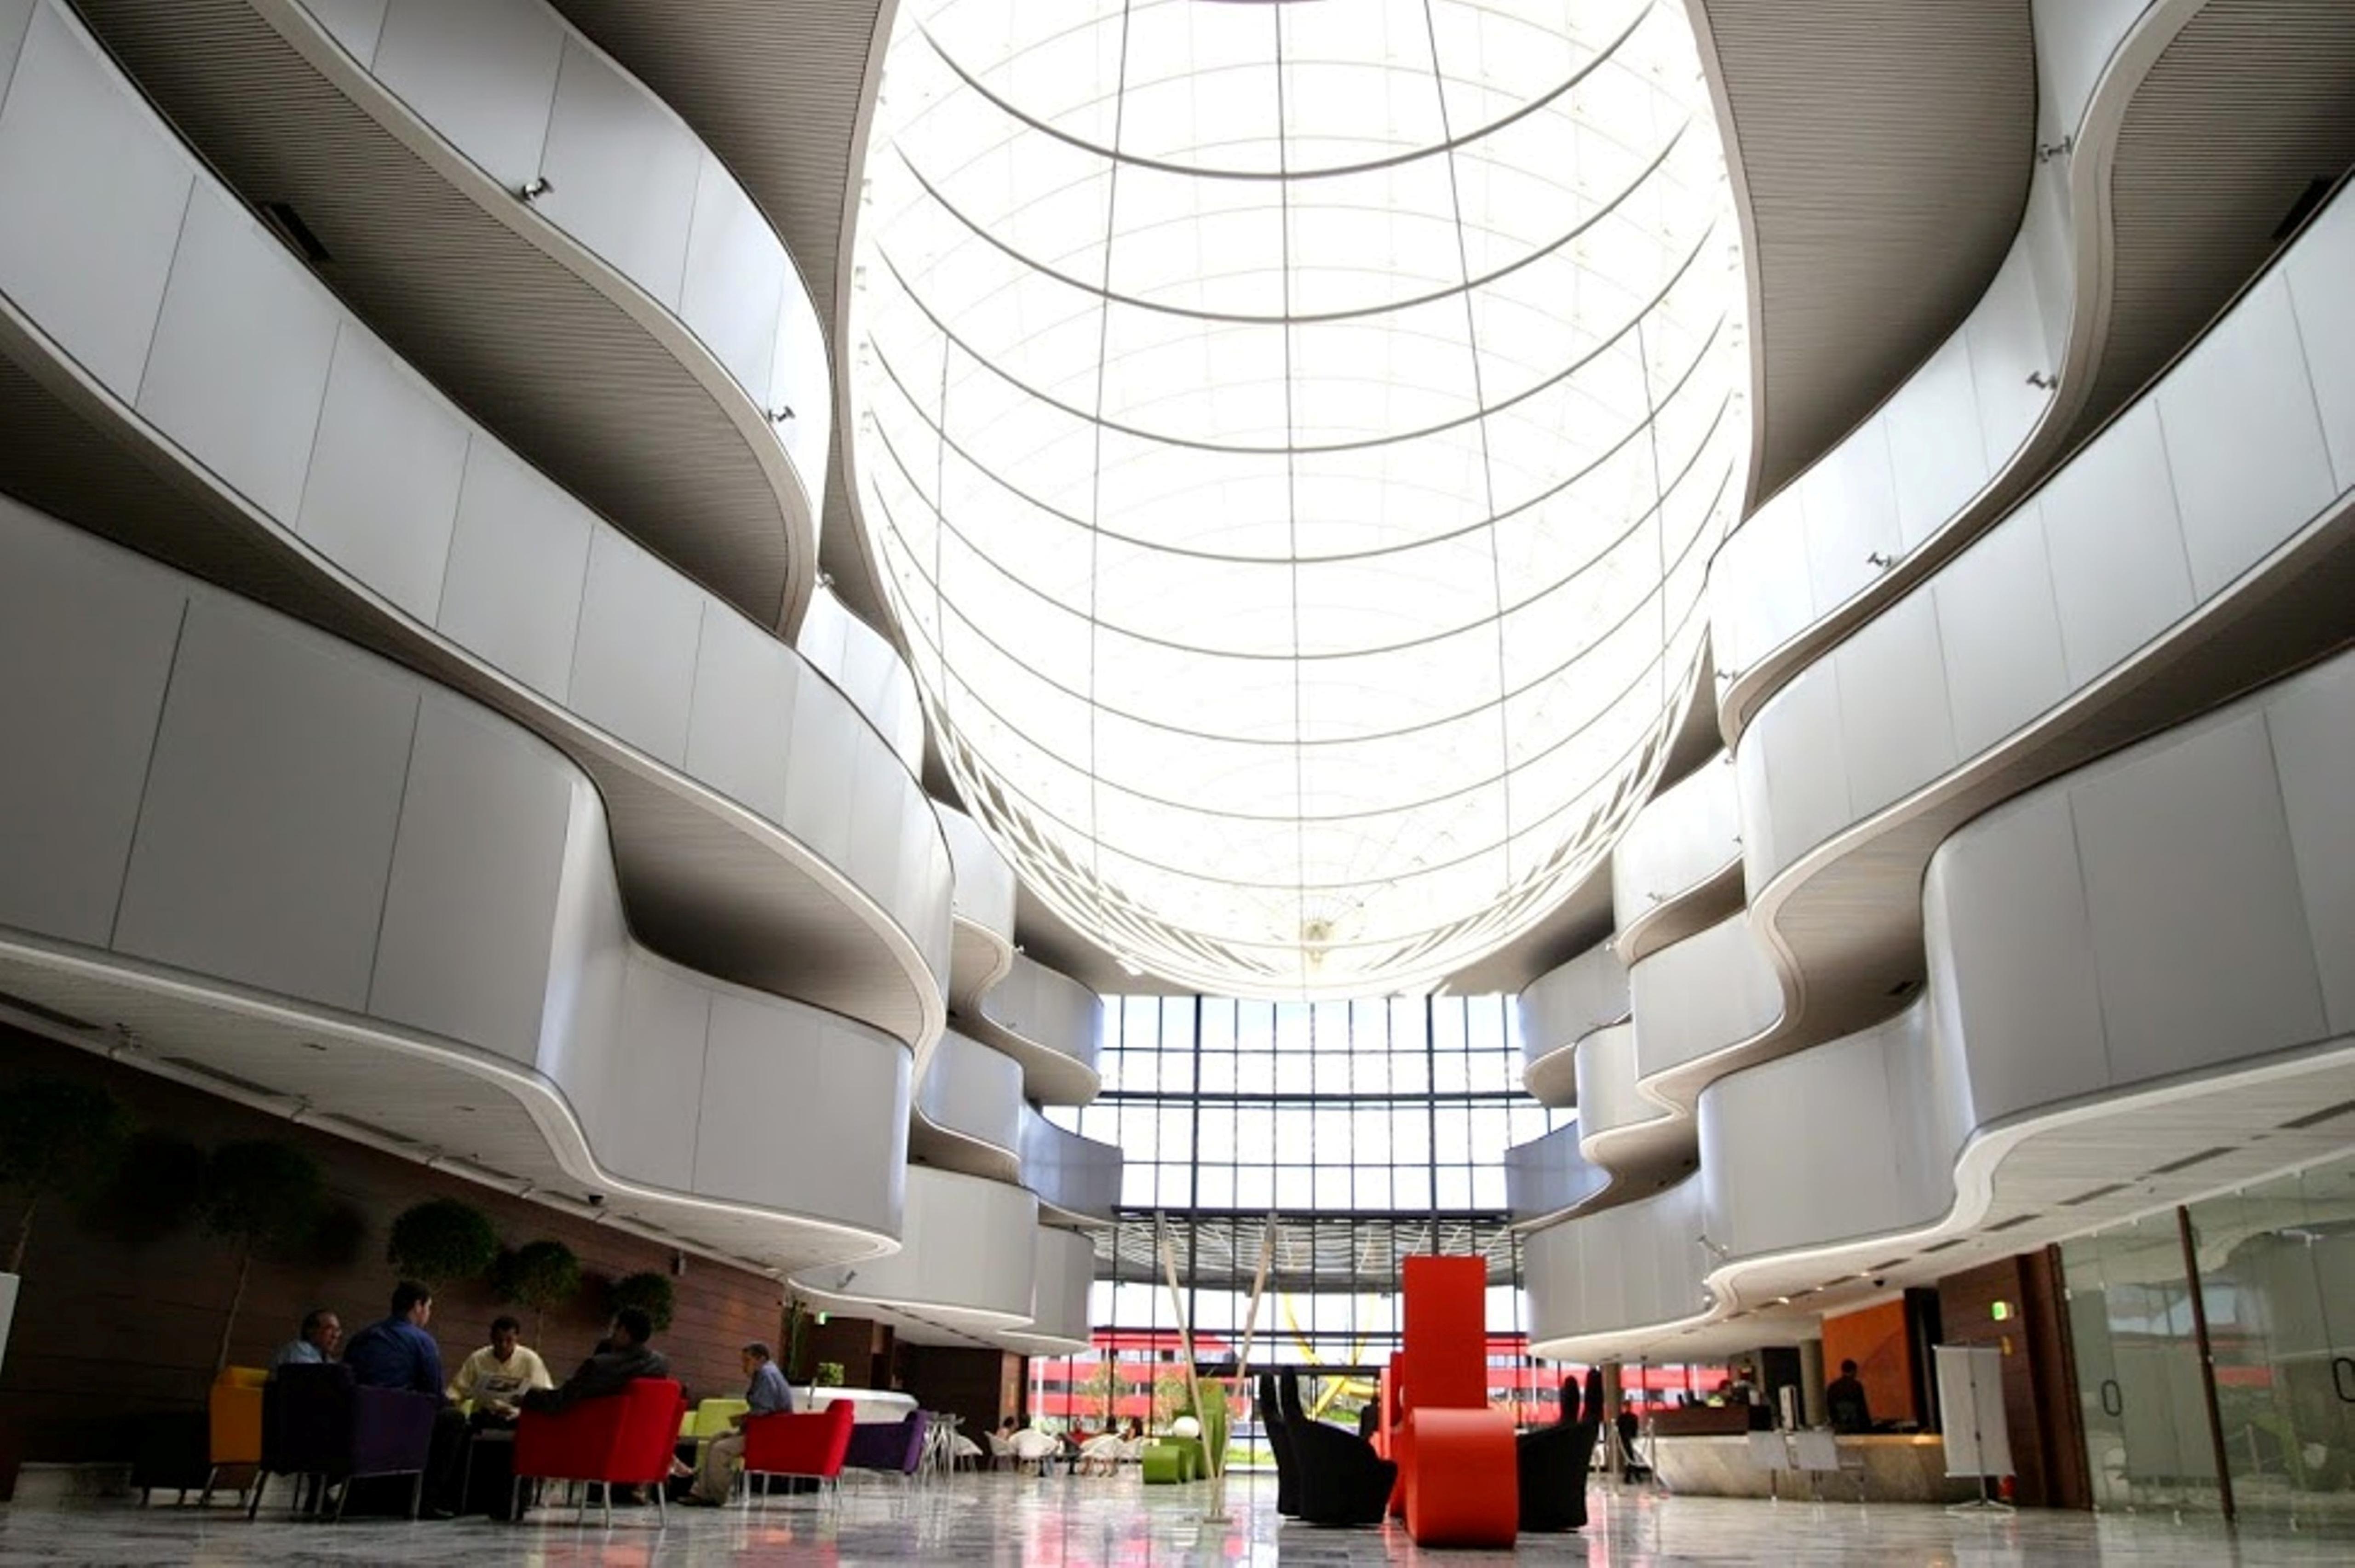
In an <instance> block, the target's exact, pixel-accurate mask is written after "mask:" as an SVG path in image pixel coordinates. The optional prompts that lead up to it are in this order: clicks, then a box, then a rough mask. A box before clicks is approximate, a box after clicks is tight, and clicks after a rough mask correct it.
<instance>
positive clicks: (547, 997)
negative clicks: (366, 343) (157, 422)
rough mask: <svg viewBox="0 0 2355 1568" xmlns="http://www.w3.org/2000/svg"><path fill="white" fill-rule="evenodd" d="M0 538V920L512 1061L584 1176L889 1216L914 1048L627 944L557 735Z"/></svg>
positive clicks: (830, 1245)
mask: <svg viewBox="0 0 2355 1568" xmlns="http://www.w3.org/2000/svg"><path fill="white" fill-rule="evenodd" d="M0 562H5V569H0V729H5V733H6V734H7V735H8V736H10V738H11V742H12V745H11V750H10V760H9V763H8V766H7V767H6V768H0V926H5V927H9V928H12V929H14V930H16V931H18V932H22V933H27V934H29V935H30V936H32V937H35V938H41V939H43V940H44V941H46V942H48V943H52V944H63V945H65V946H66V948H68V949H69V950H74V951H79V952H82V953H85V954H90V955H115V956H118V957H119V958H121V959H123V960H125V961H127V962H130V963H135V964H147V965H164V966H168V967H169V968H170V969H173V970H176V971H179V972H180V973H181V974H183V975H185V976H187V977H194V978H195V979H196V980H197V982H198V983H212V984H217V985H219V986H222V987H225V988H229V989H232V990H235V989H241V988H250V990H252V991H261V992H265V993H268V994H269V995H270V996H271V997H272V998H273V999H279V1000H281V1001H283V1003H284V1004H286V1005H288V1006H290V1007H294V1008H297V1009H302V1008H309V1009H314V1010H317V1011H318V1012H320V1013H321V1014H322V1015H324V1016H330V1017H345V1018H353V1017H356V1018H363V1019H368V1020H373V1021H377V1022H379V1023H380V1024H382V1025H384V1026H387V1027H389V1029H392V1030H395V1031H398V1032H400V1034H401V1035H402V1037H403V1038H404V1039H406V1040H408V1041H409V1042H410V1044H412V1045H413V1046H414V1048H415V1049H416V1050H417V1051H419V1052H420V1053H421V1054H426V1055H427V1056H428V1057H429V1058H430V1059H431V1060H432V1061H433V1062H434V1063H435V1064H436V1065H444V1066H446V1067H448V1069H449V1070H450V1071H451V1072H452V1073H453V1075H459V1074H466V1075H473V1076H477V1077H486V1078H491V1079H493V1080H495V1081H503V1082H504V1081H512V1080H514V1079H515V1078H517V1076H518V1075H522V1076H525V1077H527V1078H528V1079H530V1080H532V1081H534V1082H536V1083H538V1084H539V1085H540V1086H542V1087H541V1088H540V1090H539V1091H538V1092H539V1093H540V1094H542V1095H543V1096H544V1097H548V1098H550V1099H552V1100H554V1101H556V1102H557V1103H559V1105H560V1106H561V1107H563V1108H562V1112H561V1114H560V1116H559V1118H558V1119H559V1121H561V1122H563V1123H564V1124H565V1126H564V1128H563V1129H562V1130H564V1131H565V1132H566V1133H567V1134H568V1135H569V1136H568V1139H567V1140H566V1141H563V1142H560V1143H559V1145H558V1146H557V1147H555V1148H554V1150H553V1152H554V1153H555V1154H556V1156H557V1158H558V1159H559V1160H561V1161H563V1162H564V1163H565V1164H566V1165H567V1167H568V1168H569V1169H571V1170H573V1171H574V1172H575V1173H576V1174H577V1175H578V1176H580V1177H581V1179H582V1180H583V1181H604V1180H607V1179H608V1178H610V1179H612V1180H613V1181H617V1182H621V1183H627V1184H630V1185H633V1186H634V1187H636V1188H638V1189H640V1190H643V1191H645V1192H653V1193H675V1194H681V1195H687V1196H691V1197H697V1198H704V1199H712V1200H724V1201H726V1202H732V1203H740V1204H748V1205H752V1206H755V1207H758V1208H761V1209H763V1210H766V1211H771V1212H773V1213H775V1214H776V1215H777V1216H778V1219H779V1232H778V1234H779V1237H780V1243H781V1246H782V1247H783V1249H784V1250H795V1249H799V1250H802V1251H804V1252H806V1250H807V1249H808V1248H809V1247H810V1246H812V1245H815V1246H817V1247H818V1248H819V1250H821V1251H826V1250H831V1251H834V1252H835V1253H836V1254H837V1255H858V1254H860V1253H863V1252H867V1251H870V1250H872V1249H873V1248H875V1247H877V1246H879V1245H887V1244H888V1241H889V1239H890V1237H891V1236H892V1235H894V1234H897V1233H898V1231H899V1228H900V1226H899V1219H900V1182H901V1179H902V1171H903V1169H904V1160H905V1143H904V1133H905V1128H906V1122H907V1107H908V1093H909V1090H908V1083H909V1069H910V1058H909V1053H908V1051H907V1049H906V1048H905V1046H903V1045H902V1044H900V1043H899V1042H896V1041H894V1040H892V1039H890V1037H888V1036H886V1035H884V1034H883V1033H880V1032H879V1031H877V1030H873V1029H869V1028H866V1027H864V1026H861V1025H858V1024H856V1023H852V1022H847V1021H846V1020H843V1019H841V1018H838V1017H837V1016H835V1015H833V1014H831V1013H827V1012H820V1011H818V1010H816V1009H814V1008H809V1007H805V1006H801V1005H799V1004H797V1003H794V1002H791V1001H781V1000H779V999H777V998H774V997H770V996H765V995H762V994H760V993H757V992H753V991H745V990H742V989H741V988H739V987H735V986H730V985H728V984H725V983H724V982H720V981H717V980H710V979H709V978H707V977H704V976H701V975H698V974H695V973H693V972H691V971H688V970H686V969H681V968H679V967H678V966H677V965H675V964H672V963H670V962H668V961H666V960H665V959H659V958H657V957H655V955H653V954H651V953H649V952H647V951H645V949H644V948H640V947H638V946H637V945H636V943H634V941H633V940H632V939H631V938H630V935H629V931H628V927H627V925H626V922H625V919H624V916H623V909H622V905H621V900H620V895H619V891H618V888H617V885H616V884H615V881H614V875H613V862H612V854H611V850H610V847H609V843H608V841H607V838H606V836H605V819H604V812H603V808H602V800H600V797H599V795H598V793H597V791H596V789H594V788H593V787H592V786H591V783H590V781H589V780H588V779H587V778H586V777H585V776H584V775H583V774H582V773H581V770H580V768H577V767H576V766H574V765H573V763H572V762H570V760H569V759H568V758H565V757H564V756H563V755H562V754H560V753H559V752H558V751H556V750H555V749H554V748H553V747H549V745H547V744H546V743H545V742H543V741H541V740H539V739H538V737H536V736H533V735H531V734H530V733H529V732H528V731H527V730H525V729H523V728H522V727H520V726H517V725H515V724H513V723H511V722H509V721H508V720H506V719H504V718H501V717H499V716H498V715H495V714H492V713H490V712H488V711H487V710H485V709H484V708H482V707H480V706H479V705H476V704H474V703H472V702H470V701H468V700H466V699H465V698H464V697H461V696H459V695H457V694H453V693H451V692H449V691H446V690H444V689H442V687H440V686H438V685H435V684H434V683H431V682H428V681H426V680H423V679H421V678H420V677H418V676H416V675H414V674H411V673H409V672H407V671H406V670H403V669H401V668H400V667H399V666H396V665H394V664H391V663H389V662H387V661H384V660H382V659H378V658H377V657H375V656H373V655H371V654H368V653H365V652H360V651H359V650H357V649H355V648H353V647H351V646H350V645H349V644H347V643H344V642H341V641H337V640H336V639H334V638H331V637H328V636H326V635H325V634H324V633H321V632H317V631H314V630H311V629H310V628H307V627H304V626H303V625H301V624H299V623H297V622H295V621H293V620H289V619H287V618H286V617H284V616H282V615H279V614H277V613H275V612H273V611H271V610H268V609H262V608H261V607H260V606H258V605H255V604H252V603H250V602H249V601H247V600H244V599H238V598H236V597H234V596H232V595H229V594H227V593H223V592H221V591H219V590H218V589H215V588H210V587H208V586H206V585H202V584H199V583H197V582H196V581H195V580H194V579H192V578H189V577H185V576H183V575H181V574H180V573H177V572H175V571H172V570H170V569H169V568H166V567H161V566H158V565H156V564H155V563H153V562H151V561H148V560H145V559H144V558H143V557H140V556H133V555H132V554H130V553H129V552H127V551H123V550H121V549H119V548H117V547H115V546H112V545H108V544H106V543H104V542H102V541H101V540H99V539H97V538H95V537H93V536H91V535H87V534H84V533H81V532H80V531H79V530H76V529H73V528H71V527H69V526H67V525H65V524H59V523H57V522H54V521H52V520H50V519H48V518H46V517H42V516H40V515H39V514H36V513H33V512H31V511H30V510H28V509H27V508H25V507H23V506H21V505H19V504H17V503H15V502H13V501H9V500H6V499H5V498H0ZM493 1069H496V1071H493ZM328 1108H345V1109H348V1110H350V1111H352V1112H353V1113H355V1114H362V1115H364V1114H365V1113H366V1112H367V1109H368V1107H367V1106H366V1105H365V1104H357V1103H356V1104H355V1105H353V1106H351V1107H328ZM787 1117H789V1118H791V1119H792V1121H793V1122H794V1126H795V1128H796V1129H797V1130H796V1131H795V1133H794V1136H792V1137H780V1136H778V1130H777V1129H778V1124H779V1118H787ZM542 1124H543V1126H545V1125H547V1120H546V1118H542ZM570 1138H577V1139H579V1145H578V1147H574V1146H573V1145H572V1144H571V1142H570Z"/></svg>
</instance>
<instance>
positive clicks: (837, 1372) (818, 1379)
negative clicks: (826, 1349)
mask: <svg viewBox="0 0 2355 1568" xmlns="http://www.w3.org/2000/svg"><path fill="white" fill-rule="evenodd" d="M843 1377H844V1373H843V1370H842V1363H841V1362H840V1361H820V1362H818V1363H817V1375H816V1376H815V1377H813V1378H812V1379H810V1386H811V1387H813V1388H840V1387H841V1386H842V1384H843Z"/></svg>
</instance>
